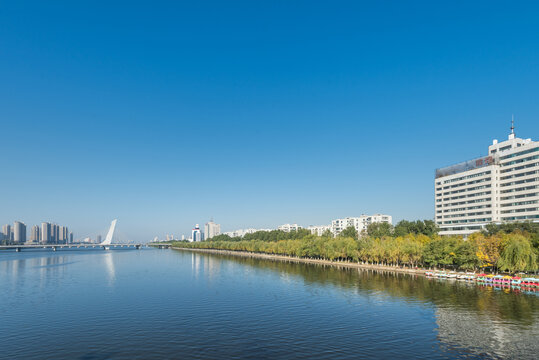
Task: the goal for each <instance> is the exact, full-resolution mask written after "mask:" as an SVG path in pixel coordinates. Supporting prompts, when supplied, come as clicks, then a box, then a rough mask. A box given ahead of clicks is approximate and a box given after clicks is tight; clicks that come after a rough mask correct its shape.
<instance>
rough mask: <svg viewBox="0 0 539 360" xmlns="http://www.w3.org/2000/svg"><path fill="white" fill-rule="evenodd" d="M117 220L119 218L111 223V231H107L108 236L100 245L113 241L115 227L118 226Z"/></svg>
mask: <svg viewBox="0 0 539 360" xmlns="http://www.w3.org/2000/svg"><path fill="white" fill-rule="evenodd" d="M117 221H118V219H114V220H112V222H111V223H110V228H109V232H108V233H107V237H106V238H105V240H103V241H102V242H101V243H100V244H99V245H110V244H111V243H112V236H113V235H114V229H115V228H116V222H117Z"/></svg>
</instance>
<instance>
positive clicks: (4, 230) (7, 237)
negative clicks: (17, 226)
mask: <svg viewBox="0 0 539 360" xmlns="http://www.w3.org/2000/svg"><path fill="white" fill-rule="evenodd" d="M2 233H3V234H4V236H3V237H4V240H5V241H11V225H9V224H6V225H4V226H2Z"/></svg>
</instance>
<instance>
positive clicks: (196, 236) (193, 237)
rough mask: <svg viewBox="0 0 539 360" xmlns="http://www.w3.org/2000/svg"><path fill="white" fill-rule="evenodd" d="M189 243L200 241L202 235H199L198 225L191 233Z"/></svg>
mask: <svg viewBox="0 0 539 360" xmlns="http://www.w3.org/2000/svg"><path fill="white" fill-rule="evenodd" d="M191 241H202V234H201V233H200V226H198V224H196V225H195V228H194V229H193V230H192V231H191Z"/></svg>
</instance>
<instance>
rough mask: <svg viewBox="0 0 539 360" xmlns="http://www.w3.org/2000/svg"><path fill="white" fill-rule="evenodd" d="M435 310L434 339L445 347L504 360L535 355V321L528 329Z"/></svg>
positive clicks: (483, 317)
mask: <svg viewBox="0 0 539 360" xmlns="http://www.w3.org/2000/svg"><path fill="white" fill-rule="evenodd" d="M474 311H475V310H469V311H463V310H461V309H455V308H438V309H437V310H436V323H437V324H438V338H439V340H440V341H441V342H442V343H444V344H446V345H448V346H449V347H454V348H460V349H466V350H468V351H470V352H472V353H474V354H483V355H485V354H486V355H487V356H488V357H501V358H504V359H533V358H535V356H536V355H537V353H538V351H539V342H538V336H539V319H535V320H533V319H530V325H529V326H526V325H522V324H519V325H516V324H511V323H510V321H504V320H503V319H493V317H494V316H495V315H494V314H487V313H477V312H474Z"/></svg>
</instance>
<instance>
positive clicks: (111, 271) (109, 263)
mask: <svg viewBox="0 0 539 360" xmlns="http://www.w3.org/2000/svg"><path fill="white" fill-rule="evenodd" d="M112 256H113V255H112V253H110V252H107V253H106V254H104V257H103V260H104V262H105V269H106V270H107V275H108V276H109V286H112V285H114V281H116V269H115V268H114V259H113V258H112Z"/></svg>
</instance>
